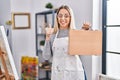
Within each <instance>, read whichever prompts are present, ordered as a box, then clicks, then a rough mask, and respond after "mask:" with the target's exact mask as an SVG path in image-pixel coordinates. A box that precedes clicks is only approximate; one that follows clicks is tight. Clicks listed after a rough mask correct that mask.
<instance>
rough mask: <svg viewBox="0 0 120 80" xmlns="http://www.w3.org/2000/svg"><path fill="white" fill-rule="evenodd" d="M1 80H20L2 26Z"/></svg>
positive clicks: (0, 44) (0, 31) (0, 27)
mask: <svg viewBox="0 0 120 80" xmlns="http://www.w3.org/2000/svg"><path fill="white" fill-rule="evenodd" d="M4 78H5V79H4ZM0 80H19V77H18V73H17V69H16V67H15V63H14V59H13V56H12V53H11V50H10V46H9V44H8V40H7V36H6V33H5V29H4V26H0Z"/></svg>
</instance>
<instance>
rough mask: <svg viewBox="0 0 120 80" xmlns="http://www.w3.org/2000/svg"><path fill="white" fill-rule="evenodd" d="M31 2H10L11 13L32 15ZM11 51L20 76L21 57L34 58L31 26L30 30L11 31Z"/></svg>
mask: <svg viewBox="0 0 120 80" xmlns="http://www.w3.org/2000/svg"><path fill="white" fill-rule="evenodd" d="M31 4H32V0H11V12H29V13H30V14H31V15H32V13H31V12H32V8H31V7H32V6H31ZM12 49H13V55H14V58H15V63H16V65H17V70H18V72H19V76H20V69H21V67H20V64H21V63H20V61H21V56H26V55H27V56H35V55H36V53H35V30H34V26H33V24H32V16H31V28H30V29H16V30H15V29H13V30H12Z"/></svg>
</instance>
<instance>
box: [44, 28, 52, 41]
mask: <svg viewBox="0 0 120 80" xmlns="http://www.w3.org/2000/svg"><path fill="white" fill-rule="evenodd" d="M45 31H46V40H47V41H49V40H50V36H51V34H52V33H53V31H54V28H51V27H50V28H45Z"/></svg>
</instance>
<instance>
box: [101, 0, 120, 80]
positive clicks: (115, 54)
mask: <svg viewBox="0 0 120 80" xmlns="http://www.w3.org/2000/svg"><path fill="white" fill-rule="evenodd" d="M119 3H120V0H103V29H104V40H103V41H104V42H103V43H105V47H104V49H103V50H104V51H103V69H102V72H103V73H104V74H107V75H109V76H113V77H119V78H120V10H119V9H120V4H119ZM103 45H104V44H103Z"/></svg>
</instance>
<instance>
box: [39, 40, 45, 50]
mask: <svg viewBox="0 0 120 80" xmlns="http://www.w3.org/2000/svg"><path fill="white" fill-rule="evenodd" d="M44 44H45V40H42V41H40V48H41V50H43V47H44Z"/></svg>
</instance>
